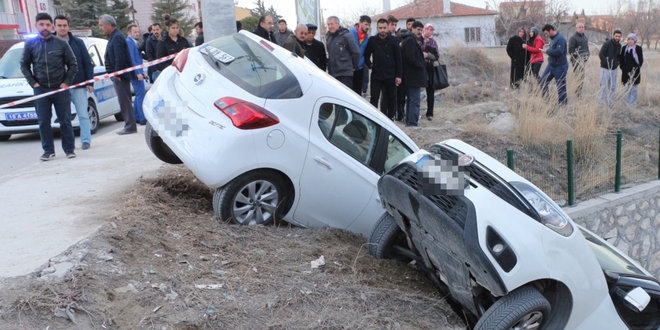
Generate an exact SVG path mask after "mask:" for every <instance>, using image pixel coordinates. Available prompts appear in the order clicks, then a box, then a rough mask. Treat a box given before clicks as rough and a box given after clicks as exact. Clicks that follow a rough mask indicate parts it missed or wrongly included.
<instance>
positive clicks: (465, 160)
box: [458, 154, 474, 166]
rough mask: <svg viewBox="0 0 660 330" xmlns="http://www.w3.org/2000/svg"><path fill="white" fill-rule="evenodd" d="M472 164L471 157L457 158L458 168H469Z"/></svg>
mask: <svg viewBox="0 0 660 330" xmlns="http://www.w3.org/2000/svg"><path fill="white" fill-rule="evenodd" d="M472 163H474V157H473V156H472V155H467V154H465V155H462V156H460V157H458V166H470V165H472Z"/></svg>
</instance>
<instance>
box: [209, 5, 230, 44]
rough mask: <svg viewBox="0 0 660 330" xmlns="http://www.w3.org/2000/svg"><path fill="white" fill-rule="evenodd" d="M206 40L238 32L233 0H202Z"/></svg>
mask: <svg viewBox="0 0 660 330" xmlns="http://www.w3.org/2000/svg"><path fill="white" fill-rule="evenodd" d="M201 1H202V2H201V3H202V4H201V6H202V22H203V23H204V42H207V41H211V40H213V39H215V38H218V37H221V36H226V35H229V34H232V33H236V9H234V1H233V0H201Z"/></svg>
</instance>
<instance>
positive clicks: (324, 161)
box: [314, 156, 332, 170]
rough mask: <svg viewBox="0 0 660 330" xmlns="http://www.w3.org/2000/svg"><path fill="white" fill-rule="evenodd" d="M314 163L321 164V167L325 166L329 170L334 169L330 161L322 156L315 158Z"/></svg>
mask: <svg viewBox="0 0 660 330" xmlns="http://www.w3.org/2000/svg"><path fill="white" fill-rule="evenodd" d="M314 161H315V162H317V163H319V164H321V165H323V166H325V167H327V168H328V169H329V170H331V169H332V164H330V162H329V161H327V160H326V159H325V158H323V157H321V156H317V157H314Z"/></svg>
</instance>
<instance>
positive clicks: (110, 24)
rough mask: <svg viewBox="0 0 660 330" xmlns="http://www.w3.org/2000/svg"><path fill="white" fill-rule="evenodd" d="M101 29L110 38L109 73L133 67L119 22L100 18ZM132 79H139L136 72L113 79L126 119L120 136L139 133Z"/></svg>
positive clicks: (107, 63)
mask: <svg viewBox="0 0 660 330" xmlns="http://www.w3.org/2000/svg"><path fill="white" fill-rule="evenodd" d="M99 29H100V30H101V32H102V33H103V34H105V35H106V36H107V37H108V39H109V40H108V45H107V46H106V49H105V70H106V71H107V72H108V73H112V72H116V71H119V70H122V69H126V68H130V67H131V64H132V62H131V54H130V53H129V52H128V44H127V43H126V38H125V37H124V35H123V34H122V33H121V32H120V31H119V30H118V29H117V22H116V21H115V19H114V18H113V17H112V16H110V15H101V17H99ZM131 79H137V78H136V76H135V72H133V71H131V72H126V73H123V74H120V75H118V76H116V77H113V78H112V84H113V85H114V87H115V91H116V92H117V100H118V101H119V107H120V108H121V116H122V117H123V118H124V128H123V129H122V130H121V131H119V132H117V134H119V135H124V134H132V133H137V126H136V125H135V114H134V113H133V105H132V104H131Z"/></svg>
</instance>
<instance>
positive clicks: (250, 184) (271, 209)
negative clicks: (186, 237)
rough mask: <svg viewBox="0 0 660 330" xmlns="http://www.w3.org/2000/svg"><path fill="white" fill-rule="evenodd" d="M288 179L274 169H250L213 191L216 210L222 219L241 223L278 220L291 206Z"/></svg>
mask: <svg viewBox="0 0 660 330" xmlns="http://www.w3.org/2000/svg"><path fill="white" fill-rule="evenodd" d="M285 188H286V184H285V183H284V180H283V179H282V178H281V177H280V176H279V175H277V174H275V173H272V172H249V173H246V174H244V175H242V176H239V177H238V178H236V179H234V180H232V181H231V182H229V183H228V184H227V185H225V186H224V187H221V188H218V189H217V190H216V191H215V193H214V194H213V211H214V212H215V215H216V216H217V217H218V218H219V219H220V220H222V221H231V222H234V223H238V224H241V225H264V224H270V223H273V222H275V221H276V220H277V219H278V218H279V217H280V216H281V215H283V214H286V212H287V211H288V209H289V207H290V203H288V200H289V198H288V196H287V194H288V191H287V190H285Z"/></svg>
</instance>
